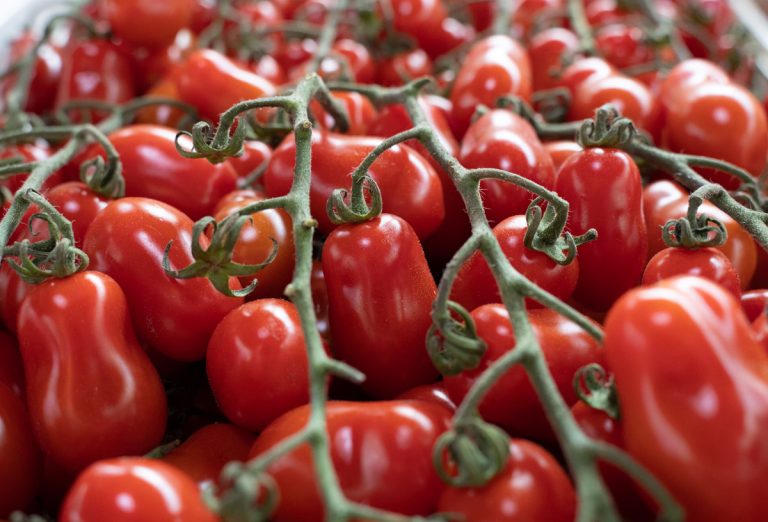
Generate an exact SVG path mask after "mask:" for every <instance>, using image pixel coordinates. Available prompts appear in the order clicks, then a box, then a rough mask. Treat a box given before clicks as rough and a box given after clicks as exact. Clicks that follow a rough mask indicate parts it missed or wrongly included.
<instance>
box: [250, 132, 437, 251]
mask: <svg viewBox="0 0 768 522" xmlns="http://www.w3.org/2000/svg"><path fill="white" fill-rule="evenodd" d="M381 141H382V140H381V139H380V138H373V137H368V136H345V135H343V134H335V133H331V132H325V131H318V132H313V133H312V185H311V187H310V200H309V203H310V209H311V211H312V217H314V218H315V219H316V220H317V221H318V224H319V225H318V228H319V229H320V230H321V231H323V232H326V233H329V232H331V231H332V230H333V229H334V228H335V225H333V224H332V223H331V221H330V219H329V218H328V214H327V211H326V202H327V201H328V198H329V197H330V195H331V193H332V192H333V190H334V189H337V188H344V189H349V187H350V185H351V183H352V182H351V174H352V171H353V170H354V169H355V167H357V166H358V165H359V164H360V162H361V161H363V159H364V158H365V156H366V155H367V154H368V153H369V152H370V151H371V150H373V149H374V148H375V147H376V146H377V145H378V144H379V143H381ZM295 164H296V141H295V139H294V137H293V135H290V136H288V137H287V138H286V139H285V140H284V141H283V143H281V144H280V146H279V147H278V148H277V149H275V152H274V154H273V155H272V161H271V162H270V164H269V166H268V167H267V171H266V172H265V173H264V187H265V189H266V192H267V195H269V196H281V195H284V194H287V193H288V191H289V190H290V188H291V184H292V183H293V170H294V166H295ZM368 173H369V174H370V176H371V177H372V178H373V179H374V180H375V181H376V183H377V184H378V185H379V188H380V189H381V195H382V199H383V201H384V212H388V213H391V214H396V215H398V216H400V217H401V218H403V219H405V220H406V221H408V223H409V224H410V225H411V226H412V227H413V228H414V229H415V230H416V233H417V234H418V235H419V238H425V237H427V236H429V235H430V234H431V233H432V232H433V231H434V230H435V229H436V228H437V227H438V226H439V225H440V223H441V222H442V221H443V217H444V215H445V207H444V203H443V189H442V185H441V183H440V178H439V177H438V175H437V174H436V173H435V171H434V169H433V168H432V167H431V166H430V165H429V163H428V162H427V161H426V160H425V159H424V158H423V157H421V156H420V155H419V154H418V153H417V152H415V151H414V150H413V149H412V148H410V147H408V146H407V145H396V146H394V147H392V148H390V149H387V151H386V152H384V153H383V154H382V155H381V156H379V158H378V159H377V160H376V162H375V163H374V164H373V165H372V166H371V168H370V169H369V171H368Z"/></svg>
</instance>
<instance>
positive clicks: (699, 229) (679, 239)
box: [661, 214, 728, 248]
mask: <svg viewBox="0 0 768 522" xmlns="http://www.w3.org/2000/svg"><path fill="white" fill-rule="evenodd" d="M661 239H662V240H663V241H664V244H665V245H667V246H670V247H681V248H702V247H716V246H720V245H722V244H723V243H725V241H726V239H728V230H726V228H725V226H724V225H723V224H722V223H721V222H720V221H719V220H717V219H715V218H712V217H709V216H707V215H706V214H699V215H698V216H696V218H695V220H694V222H693V223H691V221H690V218H688V217H681V218H679V219H670V220H669V221H667V222H666V223H665V224H664V226H663V227H662V229H661Z"/></svg>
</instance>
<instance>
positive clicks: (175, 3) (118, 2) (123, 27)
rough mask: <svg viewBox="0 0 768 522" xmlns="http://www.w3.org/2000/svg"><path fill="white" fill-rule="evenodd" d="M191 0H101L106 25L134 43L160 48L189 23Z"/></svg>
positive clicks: (171, 40)
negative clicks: (158, 0) (154, 0)
mask: <svg viewBox="0 0 768 522" xmlns="http://www.w3.org/2000/svg"><path fill="white" fill-rule="evenodd" d="M193 4H194V2H193V0H164V1H163V2H159V3H158V2H153V1H152V0H104V2H103V5H104V12H105V15H106V17H107V20H108V21H109V25H110V28H111V29H112V31H114V33H115V34H116V35H117V36H119V37H120V38H124V39H125V40H127V41H129V42H131V43H132V44H136V45H146V46H149V47H161V46H163V45H168V44H170V43H171V42H173V39H174V38H175V36H176V33H178V32H179V30H181V29H182V28H184V27H186V26H187V25H189V23H190V22H191V18H192V7H193Z"/></svg>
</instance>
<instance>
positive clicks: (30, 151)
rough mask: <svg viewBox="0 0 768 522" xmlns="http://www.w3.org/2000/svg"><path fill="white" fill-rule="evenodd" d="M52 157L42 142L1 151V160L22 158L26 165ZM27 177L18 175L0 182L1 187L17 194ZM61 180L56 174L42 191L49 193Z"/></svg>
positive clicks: (55, 173)
mask: <svg viewBox="0 0 768 522" xmlns="http://www.w3.org/2000/svg"><path fill="white" fill-rule="evenodd" d="M50 155H51V153H50V151H49V150H48V149H47V148H46V147H44V146H42V145H41V144H40V142H38V143H19V144H14V145H5V146H3V147H2V149H0V159H10V158H20V159H21V160H22V161H23V162H25V163H30V162H34V161H43V160H45V159H47V158H48V157H49V156H50ZM27 176H29V174H16V175H14V176H9V177H7V178H4V179H2V180H0V187H6V188H7V189H8V190H10V191H11V193H15V192H16V191H17V190H19V189H20V188H21V186H22V185H23V184H24V182H25V181H26V180H27ZM61 179H62V178H61V175H60V174H59V173H58V172H54V173H53V174H51V175H50V176H49V177H48V178H47V179H46V180H45V182H44V183H43V186H42V187H41V188H40V191H41V192H42V193H43V194H45V193H47V192H48V191H49V190H50V189H51V188H52V187H55V186H56V185H58V184H59V183H61ZM3 213H4V212H3ZM17 230H18V229H17ZM11 237H12V238H13V236H11Z"/></svg>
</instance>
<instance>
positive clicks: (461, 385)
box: [445, 304, 604, 441]
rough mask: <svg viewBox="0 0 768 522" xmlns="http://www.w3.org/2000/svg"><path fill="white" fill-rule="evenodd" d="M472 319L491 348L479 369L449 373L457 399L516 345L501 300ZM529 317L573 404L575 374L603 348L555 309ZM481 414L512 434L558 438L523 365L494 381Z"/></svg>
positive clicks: (448, 386)
mask: <svg viewBox="0 0 768 522" xmlns="http://www.w3.org/2000/svg"><path fill="white" fill-rule="evenodd" d="M472 318H473V319H474V320H475V326H476V328H477V334H478V336H479V337H480V338H481V339H483V340H484V341H485V342H486V345H487V349H486V352H485V355H484V356H483V359H482V361H481V362H480V365H479V366H478V367H477V368H474V369H472V370H468V371H464V372H462V373H460V374H458V375H454V376H450V377H446V378H445V388H446V390H447V391H448V395H449V396H450V398H451V399H452V400H453V401H454V402H455V403H456V404H459V403H460V402H461V401H462V400H463V399H464V397H465V396H466V394H467V392H469V389H470V388H471V387H472V385H473V384H474V382H475V381H476V380H477V379H478V377H479V376H480V374H481V373H482V372H483V370H485V369H486V368H488V366H490V365H491V364H492V363H493V361H495V360H496V359H498V358H500V357H501V356H503V355H504V354H505V353H506V352H508V351H509V350H512V349H514V347H515V334H514V331H513V329H512V325H511V323H510V321H509V314H508V313H507V310H506V308H504V306H503V305H501V304H489V305H484V306H481V307H480V308H477V309H475V310H473V311H472ZM528 318H529V319H530V322H531V326H532V328H533V331H534V334H535V335H536V339H537V340H538V342H539V343H540V345H541V349H542V351H543V353H544V357H545V359H546V360H547V366H549V370H550V372H551V373H552V376H553V378H554V379H555V383H556V384H557V387H558V389H559V390H560V393H561V394H562V395H563V398H564V399H565V401H566V403H568V404H569V405H571V404H573V403H575V402H576V400H577V397H576V394H575V392H574V391H573V376H574V373H576V370H578V369H579V368H581V367H582V366H584V365H585V364H589V363H599V364H602V361H603V357H604V354H603V350H602V348H601V347H600V345H599V344H598V343H597V341H595V340H594V339H593V338H592V337H590V336H589V334H587V333H586V332H585V331H584V330H583V329H582V328H581V327H579V326H578V325H576V323H573V322H572V321H570V320H568V319H566V318H565V317H563V316H561V315H559V314H558V313H557V312H555V311H553V310H549V309H540V310H529V311H528ZM480 413H481V415H482V416H483V418H484V419H485V420H487V421H488V422H493V423H494V424H498V425H499V426H501V427H502V428H504V429H505V430H507V432H509V434H510V435H512V436H513V437H526V438H533V439H537V440H546V441H553V440H555V439H554V433H553V432H552V430H551V428H550V426H549V421H548V420H547V417H546V415H545V413H544V410H543V409H542V407H541V405H540V404H539V400H538V397H537V395H536V392H535V390H534V389H533V387H532V385H531V384H530V381H529V380H528V377H527V375H526V373H525V370H524V369H523V368H522V367H520V366H516V367H514V368H512V369H510V370H508V371H507V372H506V373H505V374H504V375H503V376H502V377H501V379H499V380H498V381H497V382H496V384H494V385H493V387H492V388H491V389H490V391H489V392H488V394H487V395H486V396H485V397H484V398H483V400H482V402H481V403H480Z"/></svg>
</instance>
